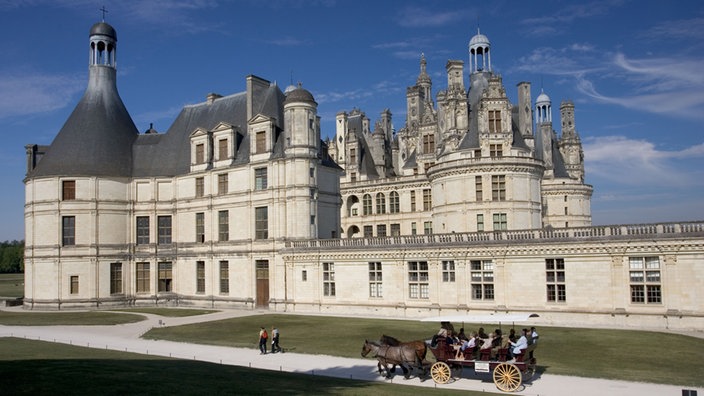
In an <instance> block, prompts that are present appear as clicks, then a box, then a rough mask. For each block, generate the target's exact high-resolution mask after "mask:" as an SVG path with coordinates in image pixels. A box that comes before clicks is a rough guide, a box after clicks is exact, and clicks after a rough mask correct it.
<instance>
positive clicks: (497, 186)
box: [491, 175, 506, 201]
mask: <svg viewBox="0 0 704 396" xmlns="http://www.w3.org/2000/svg"><path fill="white" fill-rule="evenodd" d="M491 200H492V201H505V200H506V176H504V175H494V176H491Z"/></svg>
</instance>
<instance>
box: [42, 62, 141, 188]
mask: <svg viewBox="0 0 704 396" xmlns="http://www.w3.org/2000/svg"><path fill="white" fill-rule="evenodd" d="M89 73H90V77H89V79H88V88H87V89H86V91H85V93H84V94H83V97H82V98H81V100H80V101H79V102H78V105H77V106H76V108H75V109H74V110H73V113H71V115H70V116H69V118H68V120H66V123H65V124H64V126H63V127H62V128H61V130H60V131H59V133H58V135H56V138H54V141H53V142H52V143H51V145H50V146H49V149H48V150H47V152H46V154H45V155H44V156H43V157H42V159H41V160H40V161H39V163H38V164H37V166H36V167H35V168H34V169H33V170H32V171H31V172H30V173H29V175H28V176H29V177H39V176H62V175H71V176H118V177H122V176H130V175H131V174H132V144H133V143H134V141H135V140H136V139H137V135H138V134H139V132H138V131H137V128H136V127H135V125H134V122H133V121H132V118H131V117H130V115H129V113H128V112H127V109H125V105H124V104H123V103H122V99H120V95H119V94H118V93H117V87H116V85H115V69H113V68H111V67H108V66H101V65H93V66H91V67H90V70H89Z"/></svg>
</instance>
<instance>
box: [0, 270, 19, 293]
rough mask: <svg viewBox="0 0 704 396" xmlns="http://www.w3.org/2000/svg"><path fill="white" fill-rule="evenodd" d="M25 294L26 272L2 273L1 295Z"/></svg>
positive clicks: (0, 279)
mask: <svg viewBox="0 0 704 396" xmlns="http://www.w3.org/2000/svg"><path fill="white" fill-rule="evenodd" d="M22 296H24V274H0V297H10V298H18V297H22Z"/></svg>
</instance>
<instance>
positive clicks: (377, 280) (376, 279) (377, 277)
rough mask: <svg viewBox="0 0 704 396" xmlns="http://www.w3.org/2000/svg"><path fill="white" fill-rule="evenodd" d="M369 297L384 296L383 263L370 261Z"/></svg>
mask: <svg viewBox="0 0 704 396" xmlns="http://www.w3.org/2000/svg"><path fill="white" fill-rule="evenodd" d="M369 297H374V298H381V297H383V294H382V289H381V263H379V262H373V263H369Z"/></svg>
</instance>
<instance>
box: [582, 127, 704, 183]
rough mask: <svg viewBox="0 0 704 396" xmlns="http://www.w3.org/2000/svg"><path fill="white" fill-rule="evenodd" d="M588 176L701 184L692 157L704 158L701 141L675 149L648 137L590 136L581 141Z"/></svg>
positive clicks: (703, 145) (699, 174)
mask: <svg viewBox="0 0 704 396" xmlns="http://www.w3.org/2000/svg"><path fill="white" fill-rule="evenodd" d="M583 149H584V157H585V158H586V161H585V167H586V170H585V172H586V174H587V177H594V178H598V179H602V180H605V181H609V182H617V183H618V184H619V185H621V186H647V185H652V183H653V182H654V181H657V183H658V186H659V187H668V186H669V187H685V186H695V185H696V186H704V180H702V175H701V173H702V170H701V169H699V167H698V166H692V163H693V162H692V161H687V163H680V162H679V161H680V160H691V159H699V160H704V143H702V144H697V145H695V146H692V147H688V148H685V149H683V150H678V151H666V150H660V149H658V148H657V147H656V146H655V145H654V144H653V143H651V142H649V141H647V140H637V139H631V138H627V137H624V136H603V137H590V138H587V139H585V140H584V142H583Z"/></svg>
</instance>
